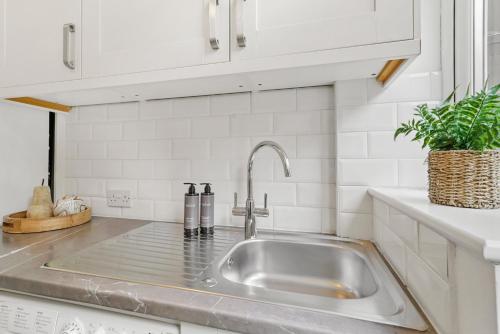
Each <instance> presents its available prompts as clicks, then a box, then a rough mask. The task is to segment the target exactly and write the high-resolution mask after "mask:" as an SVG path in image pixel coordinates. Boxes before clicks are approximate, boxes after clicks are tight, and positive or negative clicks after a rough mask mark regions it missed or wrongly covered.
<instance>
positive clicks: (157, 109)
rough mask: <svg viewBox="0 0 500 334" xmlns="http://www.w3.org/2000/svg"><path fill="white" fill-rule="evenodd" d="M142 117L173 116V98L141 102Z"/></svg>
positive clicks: (160, 117)
mask: <svg viewBox="0 0 500 334" xmlns="http://www.w3.org/2000/svg"><path fill="white" fill-rule="evenodd" d="M139 106H140V112H139V115H140V119H143V120H146V119H164V118H169V117H171V116H172V100H168V99H166V100H153V101H145V102H142V103H141V104H139Z"/></svg>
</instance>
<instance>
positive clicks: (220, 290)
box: [45, 223, 427, 330]
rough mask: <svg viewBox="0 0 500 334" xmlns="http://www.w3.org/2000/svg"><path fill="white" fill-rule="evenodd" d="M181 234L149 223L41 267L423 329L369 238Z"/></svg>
mask: <svg viewBox="0 0 500 334" xmlns="http://www.w3.org/2000/svg"><path fill="white" fill-rule="evenodd" d="M182 236H183V229H182V225H179V224H167V223H151V224H148V225H145V226H143V227H140V228H137V229H135V230H132V231H130V232H127V233H125V234H123V235H120V236H117V237H115V238H111V239H108V240H106V241H103V242H100V243H98V244H94V245H92V246H90V247H89V248H86V249H84V250H81V251H79V252H77V253H74V254H71V255H68V256H65V257H63V258H59V259H54V260H52V261H50V262H49V263H47V264H46V266H45V267H46V268H49V269H54V270H64V271H71V272H77V273H84V274H89V275H96V276H102V277H108V278H113V279H118V280H126V281H132V282H140V283H142V284H144V283H148V284H153V285H159V286H166V287H174V288H179V289H190V290H193V289H195V290H200V291H206V292H209V293H214V294H220V295H226V296H231V297H235V298H243V299H251V300H255V301H259V302H266V303H273V304H282V305H289V306H290V305H291V306H294V307H301V308H307V309H310V310H313V311H318V312H328V313H335V314H339V315H343V316H347V317H351V318H356V319H363V320H369V321H374V322H380V323H386V324H391V325H395V326H401V327H407V328H412V329H417V330H425V329H426V328H427V326H426V323H425V321H424V320H423V319H422V317H421V316H420V315H419V313H418V312H417V310H416V309H415V307H414V306H413V305H412V303H411V302H410V300H409V298H408V297H407V296H406V294H405V293H404V291H403V290H402V288H401V287H400V285H399V283H398V282H397V280H396V279H395V278H394V276H393V274H392V273H391V272H390V270H389V269H388V268H387V266H386V265H385V263H384V262H383V260H382V258H381V257H380V255H379V254H378V252H377V250H376V249H375V247H374V246H373V244H372V243H371V242H369V241H355V240H349V239H342V238H336V237H333V236H326V235H319V234H299V233H282V232H266V231H261V232H260V233H259V239H250V240H245V241H241V240H242V238H243V231H242V230H241V229H234V228H217V229H216V232H215V235H214V236H213V237H211V238H200V239H186V238H183V237H182Z"/></svg>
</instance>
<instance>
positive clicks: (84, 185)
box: [78, 179, 106, 197]
mask: <svg viewBox="0 0 500 334" xmlns="http://www.w3.org/2000/svg"><path fill="white" fill-rule="evenodd" d="M78 194H79V195H81V196H89V197H103V196H105V194H106V182H105V181H104V180H99V179H79V180H78Z"/></svg>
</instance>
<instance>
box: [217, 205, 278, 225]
mask: <svg viewBox="0 0 500 334" xmlns="http://www.w3.org/2000/svg"><path fill="white" fill-rule="evenodd" d="M266 220H267V219H266ZM271 222H272V221H271ZM214 223H215V225H217V226H228V225H231V209H230V206H229V205H227V204H219V205H217V206H216V207H215V209H214ZM259 224H260V225H261V228H263V227H262V226H264V225H262V221H261V220H259Z"/></svg>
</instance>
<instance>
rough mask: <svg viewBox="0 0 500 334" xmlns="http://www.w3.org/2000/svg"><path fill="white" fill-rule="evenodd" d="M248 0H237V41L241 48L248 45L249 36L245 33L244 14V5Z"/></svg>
mask: <svg viewBox="0 0 500 334" xmlns="http://www.w3.org/2000/svg"><path fill="white" fill-rule="evenodd" d="M246 1H247V0H236V6H235V9H236V12H235V16H236V42H237V43H238V46H239V47H240V48H244V47H246V46H247V37H246V36H245V33H244V22H245V21H244V20H243V19H244V15H243V5H244V4H245V2H246Z"/></svg>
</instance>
